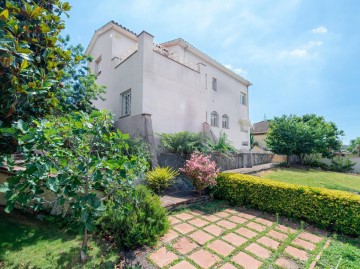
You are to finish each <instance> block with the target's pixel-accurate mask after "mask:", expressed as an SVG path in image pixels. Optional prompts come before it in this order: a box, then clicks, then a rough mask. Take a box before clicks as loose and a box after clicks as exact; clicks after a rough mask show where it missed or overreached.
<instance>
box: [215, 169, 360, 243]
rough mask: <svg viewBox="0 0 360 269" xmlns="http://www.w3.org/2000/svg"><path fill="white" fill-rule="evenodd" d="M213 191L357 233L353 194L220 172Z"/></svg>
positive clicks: (359, 208) (359, 224) (357, 200)
mask: <svg viewBox="0 0 360 269" xmlns="http://www.w3.org/2000/svg"><path fill="white" fill-rule="evenodd" d="M214 195H215V197H216V198H220V199H225V200H228V201H230V202H231V203H233V204H235V205H248V206H251V207H254V208H257V209H261V210H264V211H268V212H274V213H279V214H280V215H284V216H287V217H290V218H298V219H303V220H305V221H308V222H310V223H313V224H315V225H317V226H319V227H320V228H326V229H330V230H334V231H337V232H341V233H343V234H348V235H357V236H360V196H359V195H356V194H351V193H348V192H343V191H336V190H328V189H324V188H313V187H306V186H300V185H295V184H289V183H282V182H276V181H271V180H265V179H261V178H259V177H254V176H249V175H241V174H230V173H222V174H220V175H219V176H218V178H217V186H216V187H215V189H214Z"/></svg>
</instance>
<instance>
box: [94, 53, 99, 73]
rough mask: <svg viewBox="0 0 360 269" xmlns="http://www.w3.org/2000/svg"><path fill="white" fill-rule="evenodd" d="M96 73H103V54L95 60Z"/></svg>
mask: <svg viewBox="0 0 360 269" xmlns="http://www.w3.org/2000/svg"><path fill="white" fill-rule="evenodd" d="M94 73H95V75H96V76H97V75H99V74H100V73H101V56H99V57H98V58H97V59H96V61H95V69H94Z"/></svg>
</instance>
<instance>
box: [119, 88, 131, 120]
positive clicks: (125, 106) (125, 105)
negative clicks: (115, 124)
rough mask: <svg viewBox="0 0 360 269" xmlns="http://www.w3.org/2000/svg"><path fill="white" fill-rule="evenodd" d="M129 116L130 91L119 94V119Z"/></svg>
mask: <svg viewBox="0 0 360 269" xmlns="http://www.w3.org/2000/svg"><path fill="white" fill-rule="evenodd" d="M130 114H131V89H130V90H127V91H125V92H123V93H122V94H121V117H126V116H129V115H130Z"/></svg>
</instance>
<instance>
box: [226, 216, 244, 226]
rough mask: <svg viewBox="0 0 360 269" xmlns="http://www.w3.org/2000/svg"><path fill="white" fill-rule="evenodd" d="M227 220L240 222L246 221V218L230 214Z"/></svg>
mask: <svg viewBox="0 0 360 269" xmlns="http://www.w3.org/2000/svg"><path fill="white" fill-rule="evenodd" d="M228 220H231V221H232V222H235V223H240V224H241V223H244V222H247V221H248V220H247V219H244V218H241V217H238V216H231V217H230V218H228Z"/></svg>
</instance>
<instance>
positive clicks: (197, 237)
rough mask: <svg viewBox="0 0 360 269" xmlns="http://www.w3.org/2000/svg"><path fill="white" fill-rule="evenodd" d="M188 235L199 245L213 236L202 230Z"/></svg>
mask: <svg viewBox="0 0 360 269" xmlns="http://www.w3.org/2000/svg"><path fill="white" fill-rule="evenodd" d="M189 236H190V237H191V239H192V240H194V241H195V242H198V243H199V244H200V245H204V244H205V243H206V242H208V241H209V240H211V239H213V238H214V237H213V236H211V235H209V234H208V233H205V232H203V231H196V232H194V233H192V234H190V235H189Z"/></svg>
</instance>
